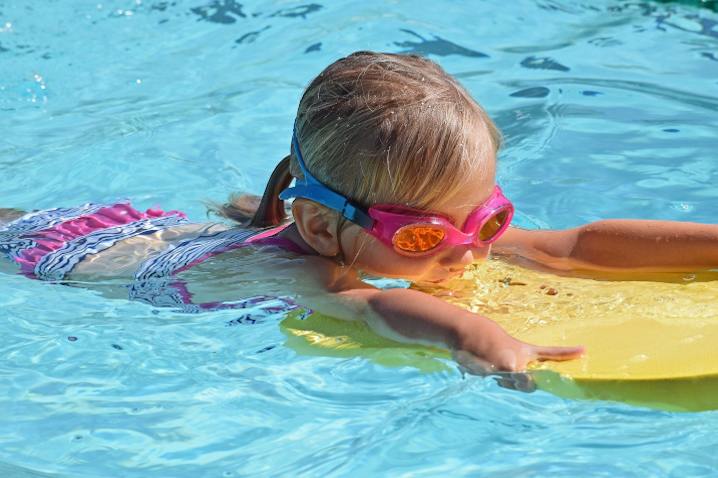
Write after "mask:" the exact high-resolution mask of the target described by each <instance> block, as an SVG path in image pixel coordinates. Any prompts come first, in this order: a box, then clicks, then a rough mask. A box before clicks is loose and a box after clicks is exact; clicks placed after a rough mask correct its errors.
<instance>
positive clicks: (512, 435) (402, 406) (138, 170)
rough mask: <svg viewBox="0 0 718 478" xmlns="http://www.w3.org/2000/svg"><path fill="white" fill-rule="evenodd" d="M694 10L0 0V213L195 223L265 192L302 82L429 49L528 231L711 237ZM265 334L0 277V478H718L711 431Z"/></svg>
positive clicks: (711, 174) (706, 72) (700, 46)
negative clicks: (481, 118) (328, 70)
mask: <svg viewBox="0 0 718 478" xmlns="http://www.w3.org/2000/svg"><path fill="white" fill-rule="evenodd" d="M23 3H24V4H23ZM702 5H703V6H704V7H703V8H702V7H701V6H700V2H693V3H691V4H679V3H658V2H640V1H638V2H636V1H631V2H628V1H602V2H577V1H554V0H544V1H516V2H511V3H509V2H499V1H487V2H481V3H478V2H469V1H465V2H460V1H454V2H446V3H443V2H429V1H421V2H401V1H397V2H381V1H367V2H362V3H361V4H359V3H357V2H350V1H334V2H324V3H321V4H320V3H300V2H286V1H276V2H243V3H241V4H240V3H239V2H236V1H234V0H192V1H159V0H142V1H140V0H122V1H120V0H116V1H97V0H96V1H92V2H89V1H80V0H72V1H62V2H42V5H40V4H39V2H15V1H3V0H0V131H1V132H2V134H1V135H0V165H1V167H2V173H3V174H1V175H0V191H2V192H1V193H0V199H1V203H0V207H5V206H13V207H21V208H25V209H33V208H42V207H54V206H58V205H75V204H79V203H82V202H86V201H112V200H115V199H117V198H124V197H127V198H131V199H132V200H133V202H134V203H136V204H137V205H138V206H140V207H150V206H152V205H155V204H160V205H163V206H166V207H168V208H178V209H182V210H184V211H187V212H188V213H189V214H190V216H191V217H193V218H195V219H197V220H200V219H202V218H203V217H204V210H205V209H204V206H203V205H202V203H201V201H202V200H205V199H211V200H223V199H224V198H225V197H226V195H227V194H228V193H229V192H230V191H235V190H242V189H245V190H250V191H254V192H257V193H258V192H261V190H262V189H263V187H264V181H265V180H266V178H267V176H268V175H269V173H270V172H271V170H272V168H273V166H274V165H275V163H276V161H277V160H278V159H279V158H281V157H282V156H283V155H284V154H285V152H286V151H287V149H288V145H289V131H290V128H291V124H292V120H293V114H294V110H295V108H296V104H297V101H298V99H299V96H300V94H301V91H302V88H303V86H304V85H305V84H306V83H307V82H308V80H309V79H311V78H312V77H313V76H314V75H316V74H317V73H318V71H319V70H320V69H321V68H323V67H324V66H325V65H326V64H328V63H329V62H330V61H331V60H333V59H335V58H337V57H339V56H341V55H344V54H347V53H349V52H351V51H354V50H357V49H375V50H388V51H412V52H418V53H422V54H427V55H429V56H431V57H432V58H433V59H435V60H437V61H439V62H440V63H441V64H442V65H443V66H444V67H445V68H446V69H447V70H448V71H449V72H450V73H452V74H454V75H456V76H457V77H459V79H460V80H461V81H462V82H463V83H464V84H465V85H466V86H467V88H468V89H469V90H470V91H471V93H472V94H473V95H474V96H475V97H476V98H477V99H478V100H479V101H480V102H481V103H482V104H483V105H484V106H485V107H486V109H487V110H488V111H489V113H490V114H491V115H492V116H493V117H494V118H495V119H496V120H497V122H498V124H499V126H500V127H502V129H503V131H504V133H505V135H506V144H507V147H506V149H505V150H504V152H503V154H502V157H501V161H500V169H499V180H500V181H501V183H502V185H503V187H504V190H505V192H506V193H507V195H509V196H510V197H511V198H512V199H513V200H514V201H515V203H516V204H517V207H518V209H519V213H518V215H517V223H518V224H519V225H523V226H529V227H568V226H572V225H576V224H579V223H581V222H585V221H589V220H594V219H598V218H602V217H617V216H621V217H644V218H662V219H678V220H695V221H701V222H713V223H715V222H718V210H717V209H716V207H715V201H716V198H717V197H718V189H716V188H715V186H714V185H715V183H716V180H717V179H718V163H716V158H715V152H716V150H717V149H718V148H717V146H718V139H716V131H718V130H717V127H718V115H717V114H716V111H718V14H716V13H715V11H714V10H712V9H710V8H705V7H715V5H714V3H713V2H703V3H702ZM280 318H281V317H279V316H277V317H275V318H272V317H270V318H269V319H265V320H252V317H251V316H250V317H247V318H245V319H244V320H238V316H237V314H236V313H233V312H232V311H220V312H215V313H206V314H197V315H187V314H178V313H174V312H172V311H167V310H156V309H152V308H150V307H147V306H145V305H143V304H139V303H133V302H128V301H125V300H118V299H108V298H107V297H103V296H101V295H99V294H98V293H96V292H93V291H90V290H86V289H83V288H81V287H60V286H56V285H52V284H46V283H41V282H36V281H29V280H27V279H25V278H23V277H19V276H15V275H11V274H7V273H5V274H0V319H1V320H0V350H1V351H2V353H1V354H0V357H2V360H0V390H2V391H3V392H2V393H1V394H0V406H1V408H0V409H1V410H3V411H4V413H3V414H2V415H1V416H0V474H2V475H3V476H21V477H22V476H37V474H34V473H44V475H40V476H73V477H78V476H103V477H104V476H137V477H145V476H173V477H180V476H188V477H189V476H191V477H202V476H213V477H214V476H226V477H231V476H245V475H252V476H276V475H291V476H347V475H350V476H372V475H373V476H384V475H391V476H395V475H407V476H408V475H410V476H436V475H440V474H451V475H452V476H476V475H481V476H495V475H506V474H508V475H525V476H543V475H548V474H551V475H554V476H574V475H576V474H585V475H589V476H646V475H650V476H680V477H684V476H712V475H715V474H717V473H718V458H716V456H715V450H716V449H717V447H718V438H717V437H716V434H715V429H716V428H718V412H706V413H696V414H676V413H668V412H660V411H655V410H648V409H643V408H638V407H632V406H629V405H625V404H620V403H609V402H578V401H570V400H563V399H560V398H557V397H554V396H552V395H549V394H546V393H543V392H537V393H534V394H519V393H516V392H511V391H508V390H504V389H502V388H500V387H498V386H497V385H496V384H495V383H494V382H493V381H492V380H483V379H481V378H478V377H465V376H462V375H461V374H460V373H459V372H458V371H456V370H455V369H454V368H451V369H450V370H448V371H445V372H440V373H435V374H424V373H421V372H419V371H417V370H414V369H410V368H385V367H382V366H379V365H376V364H374V363H372V362H370V361H367V360H364V359H361V358H349V359H337V358H332V357H310V356H303V355H298V354H297V353H296V352H295V351H294V350H293V349H291V348H289V347H286V346H285V345H284V342H285V340H286V338H285V336H284V334H283V333H282V331H281V330H280V328H279V327H278V326H277V323H278V322H279V320H280ZM273 319H275V320H273ZM253 322H254V323H253ZM716 360H718V357H716Z"/></svg>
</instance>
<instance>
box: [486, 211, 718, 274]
mask: <svg viewBox="0 0 718 478" xmlns="http://www.w3.org/2000/svg"><path fill="white" fill-rule="evenodd" d="M493 253H494V254H496V255H500V256H506V257H508V258H518V259H527V260H529V261H531V262H533V263H534V264H538V265H540V266H545V267H549V268H551V269H558V270H598V271H611V270H622V269H623V270H627V269H634V270H635V269H641V270H644V271H645V270H648V271H693V270H700V269H709V268H713V267H718V226H716V225H712V224H699V223H691V222H674V221H647V220H630V219H613V220H606V221H598V222H594V223H590V224H586V225H584V226H580V227H577V228H574V229H567V230H562V231H551V230H525V229H518V228H513V227H512V228H509V230H508V231H507V232H506V233H505V234H504V235H503V236H502V237H501V238H500V239H499V240H498V241H496V243H495V244H494V246H493Z"/></svg>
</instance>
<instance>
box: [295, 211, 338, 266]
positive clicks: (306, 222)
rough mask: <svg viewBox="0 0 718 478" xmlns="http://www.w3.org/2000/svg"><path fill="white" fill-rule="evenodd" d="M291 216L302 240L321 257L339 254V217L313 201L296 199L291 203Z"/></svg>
mask: <svg viewBox="0 0 718 478" xmlns="http://www.w3.org/2000/svg"><path fill="white" fill-rule="evenodd" d="M292 215H293V216H294V223H295V224H296V226H297V231H299V234H300V235H301V236H302V239H304V241H305V242H306V243H307V244H308V245H309V247H311V248H312V249H314V250H315V251H317V253H319V254H320V255H322V256H327V257H334V256H336V255H337V254H339V252H340V251H339V238H338V237H337V223H338V221H339V216H338V214H337V213H336V212H335V211H332V210H330V209H328V208H326V207H324V206H322V205H320V204H317V203H315V202H313V201H307V200H304V199H296V200H295V201H294V202H293V203H292Z"/></svg>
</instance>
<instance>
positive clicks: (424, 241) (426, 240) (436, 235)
mask: <svg viewBox="0 0 718 478" xmlns="http://www.w3.org/2000/svg"><path fill="white" fill-rule="evenodd" d="M445 236H446V232H444V230H443V229H441V228H440V227H436V226H433V225H430V224H411V225H409V226H404V227H402V228H401V229H399V230H398V231H396V233H395V234H394V238H393V240H392V242H393V243H394V247H396V248H397V249H399V250H401V251H404V252H410V253H421V252H429V251H431V250H432V249H434V248H436V246H438V245H439V244H441V241H443V240H444V237H445Z"/></svg>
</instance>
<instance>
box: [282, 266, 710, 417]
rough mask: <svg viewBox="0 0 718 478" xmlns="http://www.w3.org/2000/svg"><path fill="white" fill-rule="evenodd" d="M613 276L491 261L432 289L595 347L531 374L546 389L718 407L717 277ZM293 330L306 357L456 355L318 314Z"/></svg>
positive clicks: (522, 332) (420, 364)
mask: <svg viewBox="0 0 718 478" xmlns="http://www.w3.org/2000/svg"><path fill="white" fill-rule="evenodd" d="M606 279H609V277H606ZM610 279H613V280H592V279H582V278H576V277H561V276H557V275H554V274H549V273H542V272H536V271H532V270H528V269H524V268H520V267H516V266H512V265H508V264H506V263H504V262H502V261H498V260H490V261H487V262H485V263H483V264H480V265H478V266H476V268H474V269H472V270H470V271H468V272H467V273H465V274H464V276H463V277H462V278H461V279H459V280H456V281H454V282H453V283H452V284H451V285H450V289H448V290H447V289H443V290H430V291H428V292H431V293H434V294H436V295H441V296H443V298H444V299H446V300H448V301H450V302H453V303H455V304H457V305H460V306H462V307H465V308H468V309H470V310H473V311H475V312H478V313H481V314H482V315H485V316H487V317H490V318H491V319H493V320H495V321H497V322H498V323H500V324H501V325H502V326H503V327H504V328H505V329H506V330H507V331H508V332H509V333H511V334H512V335H514V336H516V337H518V338H520V339H521V340H525V341H527V342H531V343H534V344H541V345H579V344H580V345H584V346H586V348H587V354H586V356H585V357H583V358H581V359H578V360H574V361H569V362H545V363H542V364H536V366H535V371H534V372H532V375H533V377H534V380H535V382H536V384H537V385H538V387H539V388H541V389H544V390H546V391H549V392H551V393H555V394H557V395H559V396H563V397H568V398H589V399H603V400H618V401H623V402H627V403H633V404H638V405H645V406H651V407H656V408H661V409H667V410H685V411H689V410H691V411H698V410H715V409H718V274H715V273H712V274H711V273H706V274H702V275H698V276H696V275H692V274H651V275H645V276H644V277H641V278H640V279H641V280H637V279H636V277H635V276H634V277H633V278H632V279H631V280H626V277H623V278H617V277H611V278H610ZM616 279H622V280H616ZM284 324H285V331H286V332H287V334H288V336H290V337H292V339H291V340H290V341H289V342H290V343H289V345H290V346H292V347H294V348H295V349H296V350H297V351H299V352H303V353H310V354H322V355H338V356H345V357H348V356H363V357H368V358H370V359H372V360H375V361H376V362H378V363H381V364H383V365H388V366H392V365H394V366H399V365H409V366H414V367H416V368H419V369H420V370H424V371H427V372H429V371H435V370H440V369H443V368H445V367H446V362H445V361H444V360H438V359H440V358H447V357H448V354H447V353H446V352H445V351H439V350H436V349H427V348H423V347H416V346H407V345H404V344H398V343H396V342H392V341H388V340H386V339H383V338H381V337H377V336H376V335H374V334H372V332H371V331H369V330H368V329H367V328H366V327H365V326H363V325H362V324H360V323H352V322H342V321H337V320H336V319H331V318H328V317H323V316H320V315H317V314H315V315H313V316H312V317H310V318H309V319H308V320H306V321H298V320H296V319H287V320H286V321H285V322H284Z"/></svg>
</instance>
